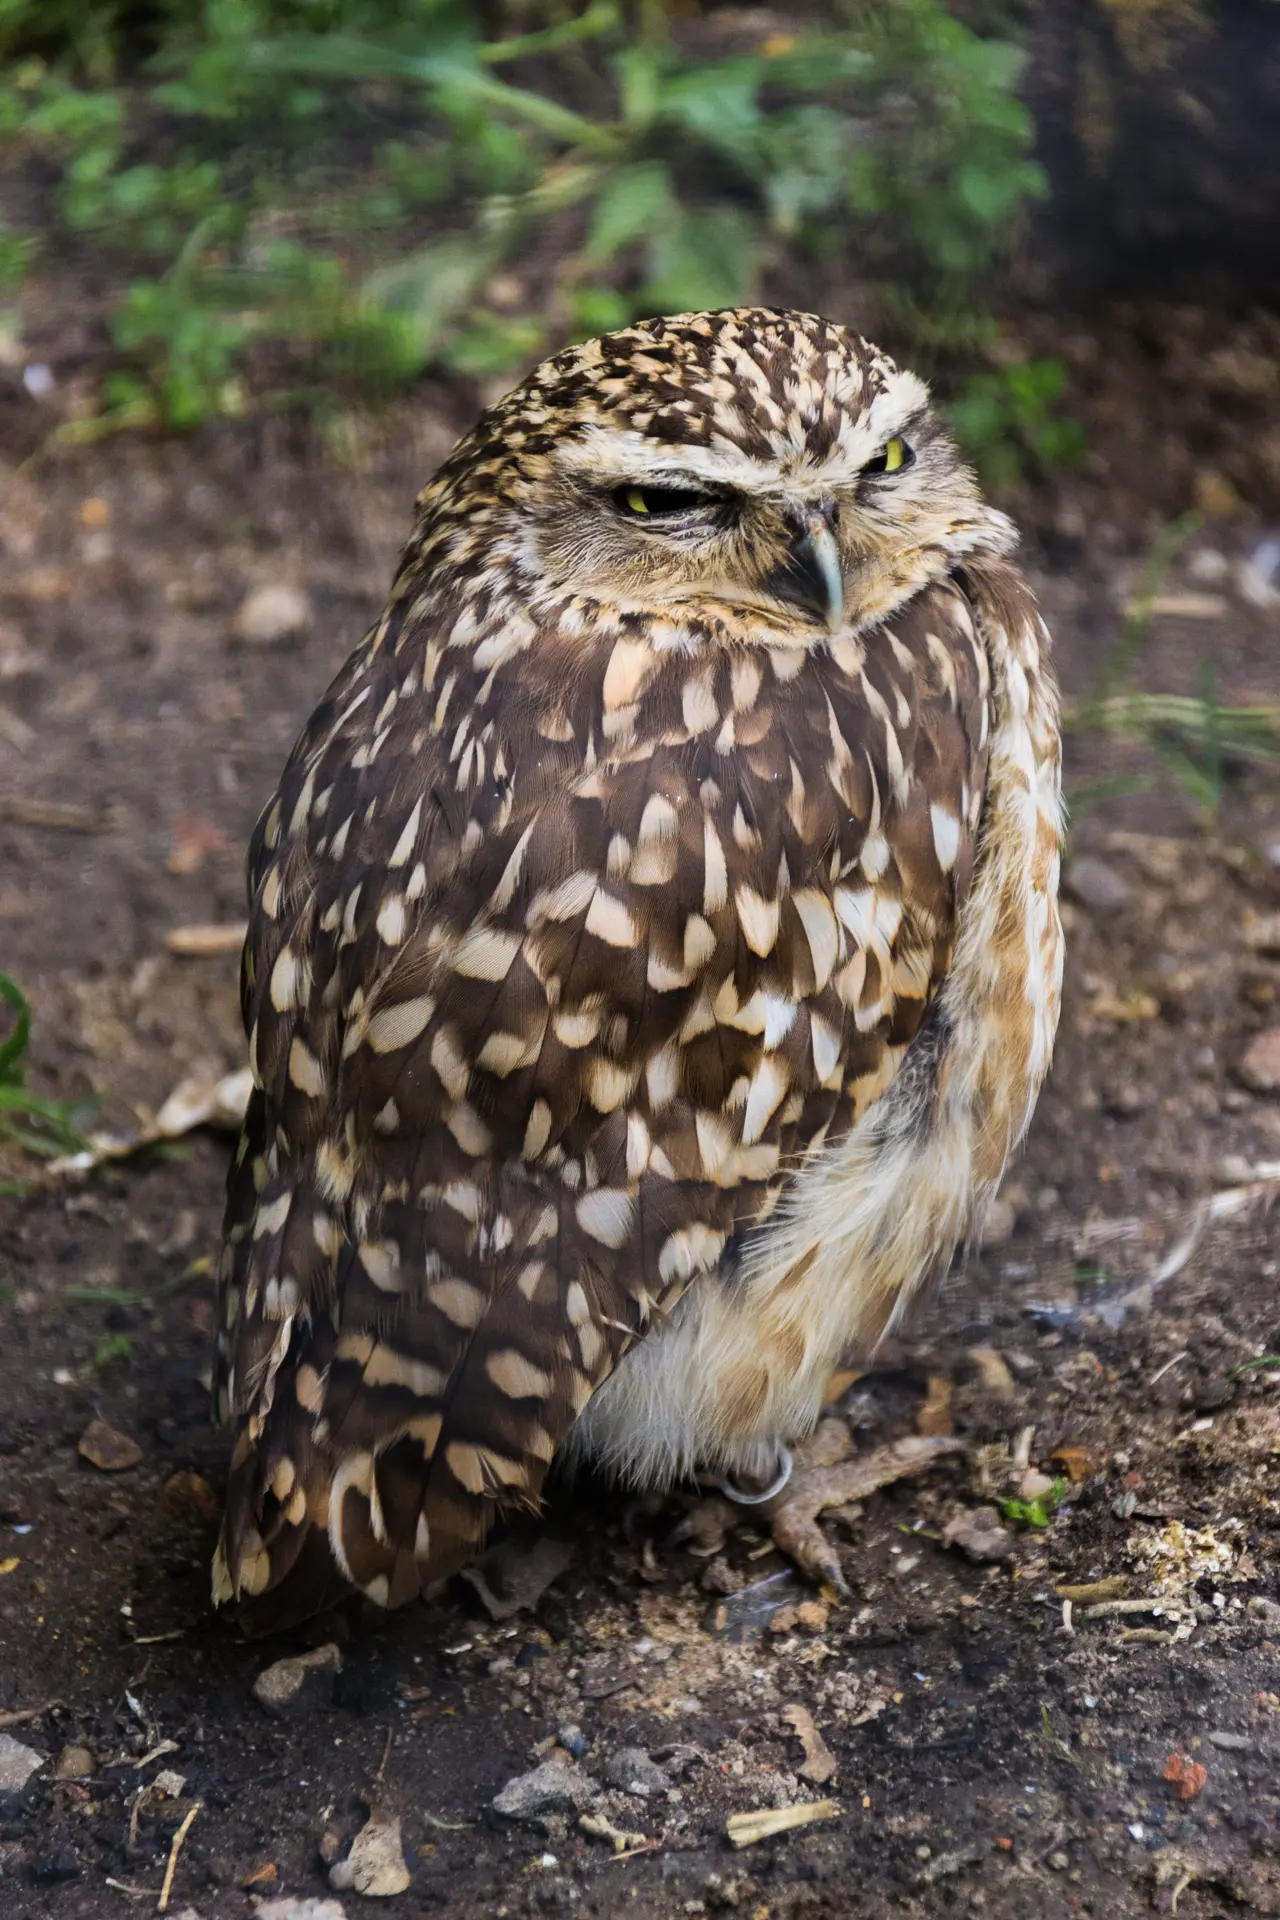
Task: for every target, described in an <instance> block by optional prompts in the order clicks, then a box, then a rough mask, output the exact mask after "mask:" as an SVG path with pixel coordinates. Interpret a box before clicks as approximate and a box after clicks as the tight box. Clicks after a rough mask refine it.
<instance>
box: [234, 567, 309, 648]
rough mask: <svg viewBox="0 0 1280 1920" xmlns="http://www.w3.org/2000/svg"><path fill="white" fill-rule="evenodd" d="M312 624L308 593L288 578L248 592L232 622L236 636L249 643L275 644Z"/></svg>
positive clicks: (268, 645) (257, 644) (252, 645)
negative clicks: (291, 584)
mask: <svg viewBox="0 0 1280 1920" xmlns="http://www.w3.org/2000/svg"><path fill="white" fill-rule="evenodd" d="M310 625H311V605H310V602H309V601H308V599H307V596H306V594H305V593H303V592H302V591H301V589H300V588H298V587H292V586H288V585H287V584H286V583H285V582H284V581H276V582H275V583H274V584H272V585H269V586H264V587H254V589H253V590H252V592H251V593H248V594H246V596H245V598H244V599H243V600H242V601H241V603H240V606H239V607H238V608H237V610H236V616H235V619H234V620H233V621H232V623H231V631H232V633H233V634H234V635H235V638H236V639H237V640H239V641H240V642H241V644H242V645H244V646H247V647H273V646H275V645H277V644H278V643H279V642H280V641H281V640H288V639H290V638H291V637H292V636H293V635H294V634H297V633H304V632H305V631H306V629H307V628H308V627H309V626H310Z"/></svg>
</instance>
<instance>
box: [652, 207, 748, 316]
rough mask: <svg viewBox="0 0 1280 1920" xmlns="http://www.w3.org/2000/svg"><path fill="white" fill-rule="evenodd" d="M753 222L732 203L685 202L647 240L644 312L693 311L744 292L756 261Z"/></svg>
mask: <svg viewBox="0 0 1280 1920" xmlns="http://www.w3.org/2000/svg"><path fill="white" fill-rule="evenodd" d="M760 256H761V241H760V233H759V229H758V227H757V225H756V223H755V222H754V221H753V220H751V219H750V218H749V217H748V215H746V214H745V213H743V212H742V211H741V210H740V209H739V208H737V207H728V206H720V207H717V208H715V209H714V211H713V210H712V209H710V208H705V207H698V208H694V207H685V208H682V209H680V211H679V213H678V214H677V216H676V217H675V218H674V219H673V220H672V221H671V223H670V225H669V226H668V227H667V228H666V230H665V231H664V232H663V233H661V234H657V235H654V236H653V238H652V239H651V241H650V245H649V261H648V268H649V271H648V275H647V277H646V280H645V283H644V286H643V287H642V288H641V290H640V294H639V300H640V301H641V303H642V304H643V305H644V307H645V308H646V310H647V311H648V312H650V313H696V312H698V311H699V310H700V309H702V308H704V307H732V306H737V305H739V304H740V303H741V302H742V301H744V300H746V299H747V298H749V296H750V295H751V293H752V292H753V290H754V287H755V281H756V274H757V271H758V269H759V265H760Z"/></svg>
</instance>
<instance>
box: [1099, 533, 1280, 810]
mask: <svg viewBox="0 0 1280 1920" xmlns="http://www.w3.org/2000/svg"><path fill="white" fill-rule="evenodd" d="M1201 524H1202V522H1201V518H1200V515H1199V514H1197V513H1187V514H1183V515H1182V517H1181V518H1180V519H1178V520H1173V521H1171V522H1170V523H1169V525H1168V526H1167V527H1165V528H1164V529H1163V530H1162V531H1161V533H1160V536H1159V538H1158V539H1157V540H1156V542H1155V544H1154V546H1153V548H1152V551H1151V555H1150V557H1149V559H1148V560H1147V563H1146V566H1145V567H1144V568H1143V572H1142V578H1141V580H1140V582H1139V584H1138V589H1137V592H1136V593H1135V594H1134V596H1133V599H1132V600H1131V601H1130V603H1129V606H1128V607H1127V609H1126V610H1125V617H1124V624H1123V626H1122V628H1121V631H1120V635H1119V638H1118V639H1117V641H1116V644H1115V645H1114V646H1113V647H1112V648H1111V649H1110V651H1109V652H1108V653H1107V654H1106V655H1105V656H1104V657H1103V661H1102V665H1101V667H1100V668H1099V669H1098V672H1097V674H1096V675H1095V678H1094V684H1093V686H1092V688H1091V689H1090V691H1089V693H1088V695H1087V697H1086V698H1085V699H1084V700H1082V701H1081V702H1080V703H1079V705H1077V706H1072V707H1068V708H1067V709H1066V711H1065V713H1064V715H1063V724H1064V725H1065V726H1066V727H1067V728H1068V729H1069V730H1071V731H1075V732H1087V731H1092V732H1097V733H1106V734H1111V735H1112V736H1113V737H1115V738H1117V739H1122V740H1128V741H1132V742H1136V743H1138V744H1140V745H1141V746H1142V747H1143V748H1144V749H1145V750H1146V752H1147V754H1148V755H1149V756H1150V758H1151V759H1152V760H1153V761H1154V762H1156V763H1157V765H1158V767H1159V768H1160V769H1162V770H1163V772H1164V773H1165V774H1166V775H1167V776H1168V777H1169V778H1170V779H1171V780H1172V781H1173V783H1174V785H1175V786H1177V787H1178V788H1179V789H1180V790H1181V791H1182V793H1184V794H1185V795H1186V796H1187V798H1188V799H1190V800H1191V801H1192V802H1194V804H1195V805H1196V806H1197V807H1199V809H1200V810H1201V812H1202V813H1203V814H1204V816H1205V819H1206V820H1207V821H1208V822H1209V823H1210V824H1211V825H1212V824H1215V823H1216V822H1217V819H1218V816H1219V814H1220V812H1221V810H1222V799H1223V794H1224V790H1225V788H1226V785H1227V783H1228V781H1229V779H1230V778H1231V777H1232V776H1233V775H1238V774H1239V773H1240V772H1241V771H1242V770H1243V769H1244V768H1245V767H1249V766H1253V767H1259V766H1261V767H1267V768H1272V769H1274V768H1277V767H1280V707H1276V706H1267V705H1264V704H1254V705H1251V706H1243V707H1241V706H1224V705H1223V704H1222V702H1221V701H1220V700H1219V698H1218V684H1217V673H1216V671H1215V668H1214V663H1213V661H1212V660H1202V661H1201V662H1200V665H1199V668H1198V671H1197V675H1196V682H1197V684H1196V691H1195V693H1194V694H1178V693H1149V692H1147V691H1145V690H1144V688H1143V687H1142V686H1141V685H1140V684H1139V669H1140V666H1141V663H1142V651H1143V648H1144V646H1145V644H1146V640H1147V634H1148V631H1149V629H1150V625H1151V619H1152V615H1153V613H1154V612H1155V610H1156V607H1157V604H1158V601H1159V596H1160V592H1161V589H1162V587H1163V586H1164V583H1165V580H1166V578H1167V576H1168V573H1169V569H1170V567H1171V566H1172V565H1173V563H1174V561H1175V560H1176V559H1177V557H1178V554H1179V553H1180V552H1181V551H1182V548H1183V547H1184V546H1185V545H1186V543H1187V541H1188V540H1189V539H1190V538H1191V536H1192V535H1193V534H1194V533H1196V532H1198V531H1199V529H1200V526H1201ZM1154 776H1155V768H1154V767H1153V768H1152V769H1151V771H1150V772H1147V771H1139V772H1137V773H1135V774H1132V775H1123V776H1121V778H1120V780H1119V781H1118V782H1116V781H1108V782H1106V783H1104V784H1103V785H1102V786H1101V787H1097V788H1086V789H1085V790H1084V791H1083V792H1077V793H1073V794H1072V796H1071V804H1072V808H1073V810H1074V811H1076V812H1079V811H1080V809H1081V808H1082V807H1083V806H1085V805H1087V804H1089V803H1090V802H1091V801H1093V800H1096V799H1104V798H1108V797H1111V796H1112V795H1114V794H1117V793H1121V792H1123V793H1134V792H1139V791H1142V790H1143V789H1145V788H1147V787H1149V786H1150V785H1151V784H1152V781H1153V778H1154Z"/></svg>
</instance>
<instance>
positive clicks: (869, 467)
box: [862, 433, 916, 473]
mask: <svg viewBox="0 0 1280 1920" xmlns="http://www.w3.org/2000/svg"><path fill="white" fill-rule="evenodd" d="M915 457H916V456H915V454H914V453H913V452H912V451H911V448H910V447H909V446H908V445H907V443H906V441H905V440H902V439H900V438H899V437H898V435H897V434H896V433H895V434H894V436H893V439H892V440H888V441H886V442H885V447H884V451H883V453H878V454H877V455H876V457H875V459H874V460H868V462H867V464H866V466H865V467H864V468H863V469H862V471H863V472H864V473H900V472H901V471H902V469H903V468H904V467H909V466H910V465H911V463H912V461H913V460H914V459H915Z"/></svg>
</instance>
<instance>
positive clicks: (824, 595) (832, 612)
mask: <svg viewBox="0 0 1280 1920" xmlns="http://www.w3.org/2000/svg"><path fill="white" fill-rule="evenodd" d="M770 585H771V586H772V588H773V590H774V592H775V593H776V594H777V595H778V598H779V599H780V600H789V601H790V602H791V604H792V605H793V606H796V607H801V608H803V609H804V611H805V612H806V613H816V614H817V615H818V617H819V618H820V619H821V620H823V621H824V622H825V624H826V628H827V632H828V633H838V632H839V630H840V628H841V627H842V626H843V624H844V573H843V571H842V569H841V566H840V546H839V542H838V541H837V539H836V535H835V504H834V502H832V501H823V502H821V503H820V504H818V505H815V506H810V507H806V508H805V509H804V510H803V513H802V514H801V515H798V516H797V519H796V523H795V539H794V542H793V544H792V547H791V551H790V553H789V555H788V557H787V559H786V562H785V563H784V564H783V565H782V566H781V567H780V568H779V569H778V570H777V572H776V573H775V574H774V576H773V579H772V580H771V581H770Z"/></svg>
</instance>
